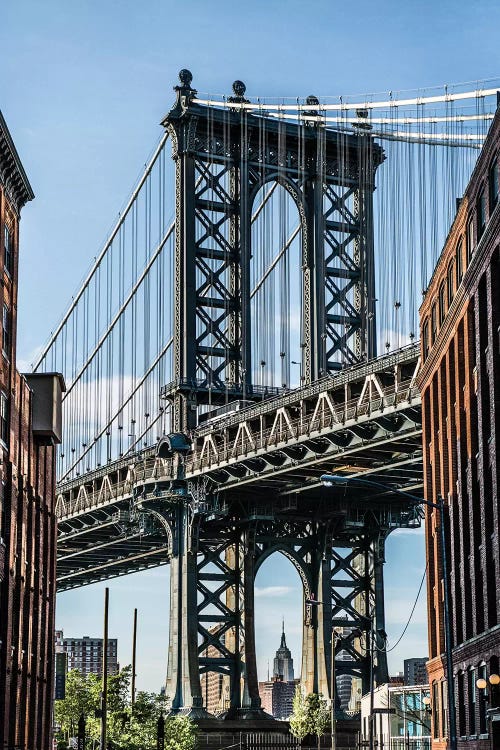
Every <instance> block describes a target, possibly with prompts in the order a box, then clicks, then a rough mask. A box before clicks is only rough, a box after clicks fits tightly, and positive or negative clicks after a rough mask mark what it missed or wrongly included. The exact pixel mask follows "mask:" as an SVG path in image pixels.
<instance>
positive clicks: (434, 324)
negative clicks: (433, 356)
mask: <svg viewBox="0 0 500 750" xmlns="http://www.w3.org/2000/svg"><path fill="white" fill-rule="evenodd" d="M436 336H437V308H436V303H435V302H434V304H433V305H432V310H431V346H432V345H433V343H434V342H435V340H436Z"/></svg>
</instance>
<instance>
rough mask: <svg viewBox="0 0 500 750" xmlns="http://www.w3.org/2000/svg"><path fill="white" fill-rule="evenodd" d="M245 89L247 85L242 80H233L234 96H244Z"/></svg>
mask: <svg viewBox="0 0 500 750" xmlns="http://www.w3.org/2000/svg"><path fill="white" fill-rule="evenodd" d="M246 90H247V87H246V86H245V84H244V83H243V81H235V82H234V83H233V92H234V95H235V96H245V91H246Z"/></svg>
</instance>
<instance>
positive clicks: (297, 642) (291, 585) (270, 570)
mask: <svg viewBox="0 0 500 750" xmlns="http://www.w3.org/2000/svg"><path fill="white" fill-rule="evenodd" d="M303 619H304V617H303V587H302V582H301V580H300V577H299V574H298V572H297V570H296V568H295V567H294V565H293V564H292V563H291V562H290V561H289V560H288V559H287V558H286V557H285V556H284V555H283V554H280V553H278V552H275V553H273V554H272V555H270V556H269V557H268V558H267V559H266V560H264V562H263V563H262V566H261V567H260V568H259V570H258V572H257V575H256V577H255V645H256V652H257V673H258V678H259V694H260V698H261V703H262V708H263V709H264V711H266V713H269V714H272V715H273V716H274V717H275V718H280V719H286V718H288V717H289V716H290V714H291V712H292V700H293V696H294V695H295V690H296V687H297V684H298V682H299V681H300V673H301V663H302V630H303Z"/></svg>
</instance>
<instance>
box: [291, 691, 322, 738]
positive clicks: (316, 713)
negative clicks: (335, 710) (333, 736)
mask: <svg viewBox="0 0 500 750" xmlns="http://www.w3.org/2000/svg"><path fill="white" fill-rule="evenodd" d="M329 723H330V712H329V710H328V708H327V705H326V701H325V700H324V699H323V697H322V696H321V695H317V693H310V694H309V695H308V696H307V697H306V698H304V695H303V694H302V691H301V689H300V687H299V686H298V685H297V690H296V691H295V696H294V699H293V713H292V715H291V717H290V731H291V733H292V734H293V736H294V737H297V738H298V739H299V740H303V739H304V737H306V736H307V735H308V734H314V735H316V737H317V738H318V748H319V744H320V739H321V736H322V735H323V734H324V733H325V731H326V729H328V726H329Z"/></svg>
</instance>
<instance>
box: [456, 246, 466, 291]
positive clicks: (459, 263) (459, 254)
mask: <svg viewBox="0 0 500 750" xmlns="http://www.w3.org/2000/svg"><path fill="white" fill-rule="evenodd" d="M456 266H457V289H458V287H459V286H460V284H461V283H462V278H463V275H464V270H463V268H464V266H463V242H462V240H460V242H459V243H458V245H457V253H456Z"/></svg>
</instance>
